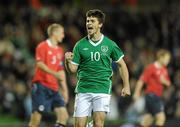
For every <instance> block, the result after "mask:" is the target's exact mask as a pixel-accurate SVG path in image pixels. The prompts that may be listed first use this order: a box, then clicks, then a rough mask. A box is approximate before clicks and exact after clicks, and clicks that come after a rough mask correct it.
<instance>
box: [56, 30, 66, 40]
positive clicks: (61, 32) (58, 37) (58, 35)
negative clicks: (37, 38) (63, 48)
mask: <svg viewBox="0 0 180 127" xmlns="http://www.w3.org/2000/svg"><path fill="white" fill-rule="evenodd" d="M54 37H55V38H56V40H57V42H62V40H63V38H64V28H58V29H57V30H56V31H55V32H54Z"/></svg>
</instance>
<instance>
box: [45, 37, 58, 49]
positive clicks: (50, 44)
mask: <svg viewBox="0 0 180 127" xmlns="http://www.w3.org/2000/svg"><path fill="white" fill-rule="evenodd" d="M46 42H47V44H48V45H49V46H50V47H53V45H52V43H51V41H50V40H49V39H47V40H46ZM53 48H58V47H57V46H56V47H53Z"/></svg>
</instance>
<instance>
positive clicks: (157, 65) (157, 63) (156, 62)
mask: <svg viewBox="0 0 180 127" xmlns="http://www.w3.org/2000/svg"><path fill="white" fill-rule="evenodd" d="M155 65H156V67H158V68H161V67H163V65H162V64H161V63H160V62H159V61H155Z"/></svg>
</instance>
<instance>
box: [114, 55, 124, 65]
mask: <svg viewBox="0 0 180 127" xmlns="http://www.w3.org/2000/svg"><path fill="white" fill-rule="evenodd" d="M123 57H124V55H122V56H121V57H120V58H119V59H118V60H117V61H115V62H116V63H117V62H119V61H120V60H121V59H122V58H123Z"/></svg>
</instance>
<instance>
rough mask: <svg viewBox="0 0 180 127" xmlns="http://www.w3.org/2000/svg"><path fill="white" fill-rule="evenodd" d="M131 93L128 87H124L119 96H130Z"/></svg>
mask: <svg viewBox="0 0 180 127" xmlns="http://www.w3.org/2000/svg"><path fill="white" fill-rule="evenodd" d="M130 95H131V91H130V88H129V87H124V88H123V89H122V91H121V96H123V97H125V96H130Z"/></svg>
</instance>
